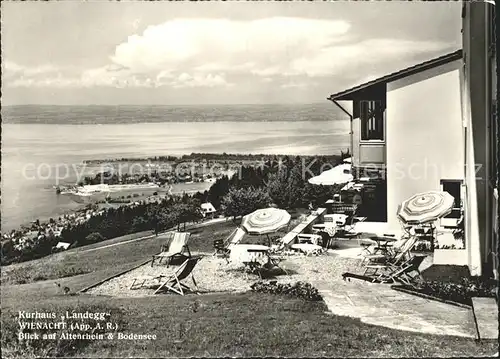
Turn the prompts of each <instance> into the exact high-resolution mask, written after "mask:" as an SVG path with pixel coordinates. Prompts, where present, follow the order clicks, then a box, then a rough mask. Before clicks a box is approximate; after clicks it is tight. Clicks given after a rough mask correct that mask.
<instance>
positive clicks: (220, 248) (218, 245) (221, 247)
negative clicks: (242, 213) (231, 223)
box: [214, 227, 245, 259]
mask: <svg viewBox="0 0 500 359" xmlns="http://www.w3.org/2000/svg"><path fill="white" fill-rule="evenodd" d="M244 236H245V230H244V229H243V228H240V227H238V228H236V229H235V230H234V231H233V232H231V234H230V235H229V237H227V238H226V240H225V241H223V240H222V239H216V240H214V249H215V251H214V256H216V255H221V256H222V257H224V258H226V259H227V258H228V257H229V253H230V252H231V248H232V247H234V246H235V245H236V244H238V243H239V242H241V240H242V239H243V237H244Z"/></svg>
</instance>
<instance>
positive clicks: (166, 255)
mask: <svg viewBox="0 0 500 359" xmlns="http://www.w3.org/2000/svg"><path fill="white" fill-rule="evenodd" d="M190 235H191V233H188V232H175V233H174V236H173V238H172V241H171V242H170V244H169V246H168V248H162V251H161V253H159V254H155V255H154V256H153V260H152V261H151V267H152V266H153V265H154V263H155V261H156V260H158V263H161V262H162V260H163V259H166V261H167V267H168V265H169V264H170V262H171V261H172V259H173V258H177V257H187V258H189V257H191V252H190V250H189V247H188V241H189V237H190Z"/></svg>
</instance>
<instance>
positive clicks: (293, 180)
mask: <svg viewBox="0 0 500 359" xmlns="http://www.w3.org/2000/svg"><path fill="white" fill-rule="evenodd" d="M286 193H287V194H288V207H292V208H297V207H301V206H303V205H304V179H303V178H302V170H301V168H300V166H297V165H295V166H294V167H293V168H292V169H291V170H290V176H289V177H288V183H287V190H286Z"/></svg>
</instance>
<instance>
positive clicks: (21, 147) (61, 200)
mask: <svg viewBox="0 0 500 359" xmlns="http://www.w3.org/2000/svg"><path fill="white" fill-rule="evenodd" d="M348 147H349V121H347V120H332V121H301V120H294V121H213V122H200V121H199V122H173V121H170V122H153V123H118V124H45V123H44V124H40V123H4V124H2V178H1V189H2V202H1V214H2V231H3V232H6V231H8V230H11V229H13V228H17V227H18V226H19V225H21V224H24V223H27V222H30V221H33V220H35V219H37V218H38V219H41V220H43V219H48V218H50V217H56V216H59V215H61V214H63V213H66V212H69V211H72V210H75V209H77V208H80V207H81V204H78V203H76V202H74V201H73V200H71V198H69V197H67V196H61V195H59V196H58V195H56V194H55V190H54V189H53V188H52V186H53V185H55V184H56V178H57V177H59V178H60V177H67V178H66V179H65V181H62V182H69V183H71V182H72V181H75V179H76V173H77V172H80V171H82V173H83V174H89V173H91V172H92V171H93V169H92V168H90V167H85V166H83V165H82V163H83V161H84V160H90V159H109V158H121V157H128V158H131V157H132V158H134V157H148V156H161V155H182V154H189V153H193V152H201V153H222V152H226V153H269V154H291V155H316V154H318V155H321V154H336V153H339V152H340V150H344V151H345V150H346V149H347V148H348ZM71 165H74V167H73V168H71V167H70V172H69V173H68V174H67V175H66V173H65V172H66V170H65V168H66V167H69V166H71ZM63 166H66V167H63ZM57 169H59V174H58V173H57Z"/></svg>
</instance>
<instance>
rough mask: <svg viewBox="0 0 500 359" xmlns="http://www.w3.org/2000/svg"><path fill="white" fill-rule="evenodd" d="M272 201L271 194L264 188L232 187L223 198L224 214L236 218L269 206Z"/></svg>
mask: <svg viewBox="0 0 500 359" xmlns="http://www.w3.org/2000/svg"><path fill="white" fill-rule="evenodd" d="M271 201H272V200H271V198H270V197H269V194H268V193H267V191H266V190H265V189H263V188H257V189H256V188H252V187H248V188H238V189H235V188H232V189H230V190H229V193H228V194H227V195H225V196H224V197H223V199H222V210H223V212H224V215H226V216H228V217H233V220H235V219H236V217H240V216H244V215H247V214H249V213H252V212H253V211H255V210H257V209H260V208H265V207H268V206H269V205H270V204H271Z"/></svg>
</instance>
